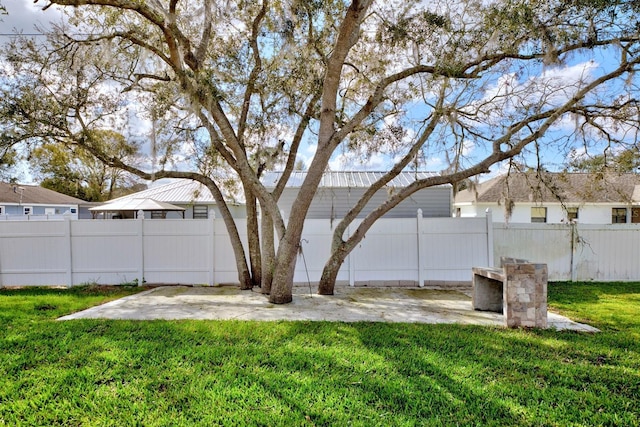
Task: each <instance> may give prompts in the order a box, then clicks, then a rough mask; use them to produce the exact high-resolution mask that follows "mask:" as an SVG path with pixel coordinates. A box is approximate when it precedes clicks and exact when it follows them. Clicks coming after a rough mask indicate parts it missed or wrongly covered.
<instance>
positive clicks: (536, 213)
mask: <svg viewBox="0 0 640 427" xmlns="http://www.w3.org/2000/svg"><path fill="white" fill-rule="evenodd" d="M531 222H547V208H539V207H534V208H531Z"/></svg>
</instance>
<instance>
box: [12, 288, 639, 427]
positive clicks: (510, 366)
mask: <svg viewBox="0 0 640 427" xmlns="http://www.w3.org/2000/svg"><path fill="white" fill-rule="evenodd" d="M136 291H137V289H135V288H121V289H115V290H113V289H104V288H96V287H86V288H74V289H71V290H50V289H23V290H0V326H1V327H0V425H11V426H14V425H17V426H20V425H29V426H32V425H70V426H75V425H78V426H80V425H82V426H84V425H87V426H93V425H97V426H109V425H114V426H122V425H144V426H168V425H171V426H181V425H208V426H213V425H224V426H227V425H264V426H278V425H286V426H289V425H292V426H307V425H308V426H313V425H317V426H320V425H336V426H346V425H359V426H375V425H381V426H382V425H384V426H387V425H398V426H400V425H402V426H415V425H436V426H438V425H508V426H513V425H523V426H528V425H531V426H538V425H539V426H547V425H557V426H567V425H573V426H578V425H584V426H593V425H620V426H634V425H636V426H637V425H640V418H639V415H638V408H640V340H639V338H640V309H639V307H640V305H639V304H638V302H639V299H640V283H631V284H617V283H612V284H584V283H579V284H567V283H557V284H550V288H549V301H550V304H551V305H552V306H553V307H555V308H557V309H560V310H562V311H563V312H564V313H565V314H568V315H570V316H572V317H573V318H576V319H580V320H584V321H588V322H589V323H590V324H592V325H594V326H596V327H598V328H600V329H602V331H603V332H601V333H598V334H583V333H576V332H557V331H550V330H545V331H543V330H505V329H500V328H487V327H479V326H461V325H416V324H386V323H353V324H351V323H328V322H265V323H261V322H244V321H150V322H139V321H138V322H136V321H103V320H74V321H67V322H58V321H55V319H56V318H57V317H59V316H61V315H63V314H68V313H70V312H73V311H77V310H79V309H82V308H85V307H89V306H92V305H95V304H97V303H100V302H104V301H106V300H108V299H113V298H116V297H120V296H124V295H127V294H129V293H132V292H136Z"/></svg>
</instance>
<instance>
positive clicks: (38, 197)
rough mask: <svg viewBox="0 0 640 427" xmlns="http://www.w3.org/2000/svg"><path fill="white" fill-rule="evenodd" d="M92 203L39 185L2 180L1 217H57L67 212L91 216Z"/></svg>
mask: <svg viewBox="0 0 640 427" xmlns="http://www.w3.org/2000/svg"><path fill="white" fill-rule="evenodd" d="M90 206H92V204H91V203H89V202H85V201H84V200H80V199H76V198H75V197H71V196H67V195H66V194H61V193H58V192H56V191H53V190H49V189H47V188H44V187H40V186H37V185H22V184H9V183H6V182H0V218H2V219H9V218H18V217H25V216H29V217H36V218H37V217H55V216H56V215H59V216H62V215H64V214H65V213H66V212H69V213H70V214H71V218H74V219H78V218H91V214H90V213H89V210H88V209H89V207H90Z"/></svg>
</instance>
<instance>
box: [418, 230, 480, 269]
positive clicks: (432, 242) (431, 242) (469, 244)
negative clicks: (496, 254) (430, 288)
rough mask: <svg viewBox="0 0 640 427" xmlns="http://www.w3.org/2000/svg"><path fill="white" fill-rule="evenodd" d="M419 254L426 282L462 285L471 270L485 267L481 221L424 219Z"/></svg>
mask: <svg viewBox="0 0 640 427" xmlns="http://www.w3.org/2000/svg"><path fill="white" fill-rule="evenodd" d="M423 224H424V228H423V232H422V236H421V239H422V241H421V246H420V247H421V251H422V253H424V255H423V261H424V277H425V280H426V281H427V282H442V281H449V282H465V281H470V280H471V268H472V267H477V266H486V265H488V264H489V257H488V248H489V242H488V240H487V221H486V219H485V218H428V219H425V220H424V223H423Z"/></svg>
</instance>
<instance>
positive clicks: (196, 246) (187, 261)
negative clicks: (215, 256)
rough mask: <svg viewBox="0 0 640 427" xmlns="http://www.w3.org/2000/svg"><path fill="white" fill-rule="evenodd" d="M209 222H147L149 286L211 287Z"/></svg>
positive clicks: (146, 274)
mask: <svg viewBox="0 0 640 427" xmlns="http://www.w3.org/2000/svg"><path fill="white" fill-rule="evenodd" d="M210 221H211V220H207V219H194V220H189V221H185V220H181V219H167V220H165V221H162V222H158V221H155V220H153V221H144V279H145V281H146V282H149V283H175V284H178V283H188V284H209V281H210V275H209V272H210V269H211V267H210V266H211V263H212V262H213V260H212V259H211V250H210V242H211V239H212V238H213V236H212V235H211V232H210V226H209V222H210Z"/></svg>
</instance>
